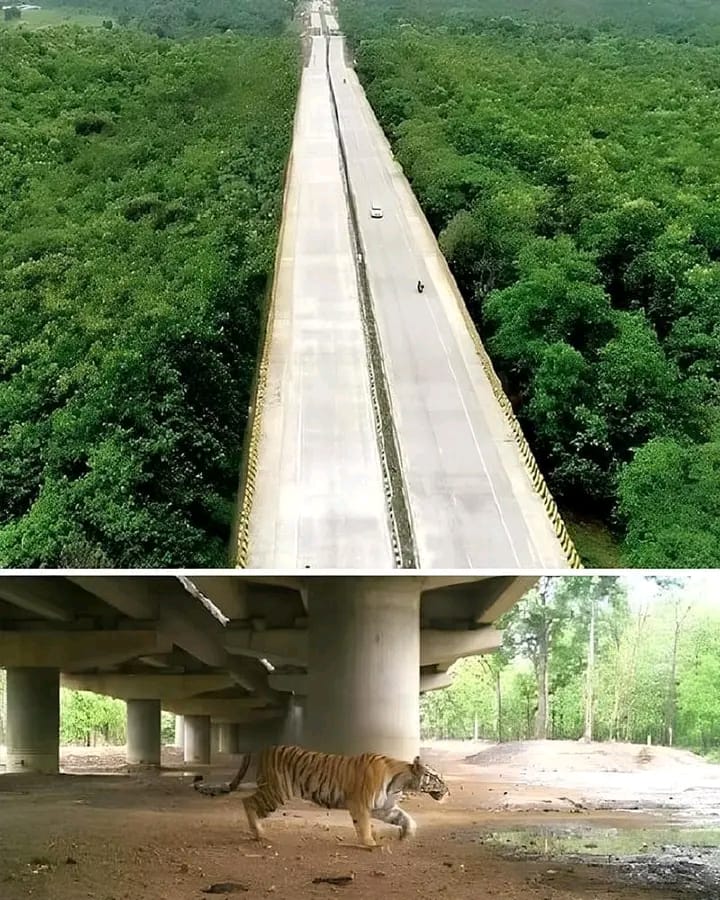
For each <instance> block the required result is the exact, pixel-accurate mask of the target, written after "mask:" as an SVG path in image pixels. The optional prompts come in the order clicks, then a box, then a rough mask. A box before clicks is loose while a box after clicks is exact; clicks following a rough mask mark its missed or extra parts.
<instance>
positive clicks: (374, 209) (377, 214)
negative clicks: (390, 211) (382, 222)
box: [370, 204, 383, 219]
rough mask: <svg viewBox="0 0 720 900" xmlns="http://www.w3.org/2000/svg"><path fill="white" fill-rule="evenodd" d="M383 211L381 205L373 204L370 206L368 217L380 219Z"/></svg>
mask: <svg viewBox="0 0 720 900" xmlns="http://www.w3.org/2000/svg"><path fill="white" fill-rule="evenodd" d="M382 217H383V211H382V206H375V205H374V204H373V206H371V207H370V218H371V219H382Z"/></svg>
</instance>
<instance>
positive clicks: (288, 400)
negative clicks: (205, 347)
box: [245, 37, 394, 569]
mask: <svg viewBox="0 0 720 900" xmlns="http://www.w3.org/2000/svg"><path fill="white" fill-rule="evenodd" d="M311 40H312V49H311V56H310V62H309V65H308V66H307V67H306V68H305V69H304V70H303V75H302V84H301V89H300V97H299V106H298V111H297V116H296V125H295V135H294V140H293V151H292V160H291V164H290V170H289V172H288V193H287V197H286V204H285V210H284V221H283V232H282V235H281V239H280V240H281V245H280V264H279V269H278V275H277V281H276V285H275V304H274V313H273V326H272V339H271V342H270V356H269V367H268V377H267V388H266V392H265V402H264V404H263V410H262V417H261V420H260V421H261V426H260V440H259V451H258V461H259V468H258V473H257V478H256V484H255V489H254V494H253V498H252V506H251V511H250V520H249V534H248V540H249V550H248V555H247V561H246V563H245V564H246V566H247V567H249V568H258V569H267V568H271V569H302V568H304V567H306V566H310V567H311V568H319V567H328V568H360V569H368V568H381V569H390V568H392V567H393V566H394V558H393V550H392V542H391V538H390V532H389V524H388V516H387V508H386V503H385V494H384V488H383V476H382V468H381V464H380V455H379V451H378V444H377V437H376V430H375V421H374V417H373V408H372V402H371V394H370V385H369V379H368V364H367V353H366V348H365V339H364V334H363V328H362V321H361V317H360V304H359V301H358V294H357V281H356V273H355V262H354V252H353V249H352V246H351V242H350V231H349V225H348V213H347V205H346V199H345V193H344V191H343V185H342V180H341V170H340V163H339V158H338V143H337V137H336V132H335V129H334V125H333V120H332V115H331V106H330V94H329V85H328V80H327V70H326V54H325V39H324V38H322V37H313V38H312V39H311Z"/></svg>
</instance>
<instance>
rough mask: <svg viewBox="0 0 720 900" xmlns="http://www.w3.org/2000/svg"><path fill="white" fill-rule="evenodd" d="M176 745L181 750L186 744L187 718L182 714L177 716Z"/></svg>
mask: <svg viewBox="0 0 720 900" xmlns="http://www.w3.org/2000/svg"><path fill="white" fill-rule="evenodd" d="M175 746H176V747H180V749H181V750H182V748H183V747H184V746H185V720H184V719H183V717H182V716H175Z"/></svg>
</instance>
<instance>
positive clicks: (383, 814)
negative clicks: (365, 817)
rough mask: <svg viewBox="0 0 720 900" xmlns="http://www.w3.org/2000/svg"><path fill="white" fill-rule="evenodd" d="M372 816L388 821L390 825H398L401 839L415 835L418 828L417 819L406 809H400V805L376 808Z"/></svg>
mask: <svg viewBox="0 0 720 900" xmlns="http://www.w3.org/2000/svg"><path fill="white" fill-rule="evenodd" d="M372 817H373V819H379V820H380V821H381V822H387V824H388V825H397V827H398V828H399V829H400V840H401V841H403V840H405V839H406V838H411V837H413V836H414V834H415V832H416V830H417V825H416V824H415V820H414V819H413V818H412V816H409V815H408V814H407V813H406V812H405V810H404V809H400V807H399V806H391V807H390V809H385V808H380V809H374V810H373V811H372Z"/></svg>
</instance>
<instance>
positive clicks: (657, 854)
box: [484, 821, 720, 900]
mask: <svg viewBox="0 0 720 900" xmlns="http://www.w3.org/2000/svg"><path fill="white" fill-rule="evenodd" d="M484 841H485V842H487V843H491V844H493V845H495V846H497V847H498V848H500V849H501V850H502V852H503V855H511V856H514V857H518V856H522V857H525V858H533V859H548V860H554V861H556V862H582V863H585V864H589V865H602V866H603V867H606V868H607V869H608V870H609V871H612V872H614V873H615V874H616V876H617V878H618V880H620V881H626V882H632V883H634V884H640V885H644V886H647V887H650V886H652V887H657V888H662V889H668V890H672V891H673V892H674V895H675V896H677V893H678V892H680V893H681V895H682V896H688V897H695V898H707V900H718V897H719V896H720V825H719V824H717V823H715V824H714V825H713V826H709V827H697V825H696V826H695V827H692V826H685V825H683V824H681V823H678V822H663V823H662V824H660V823H658V825H656V826H654V825H650V826H644V825H638V824H635V823H630V822H629V823H628V827H608V826H607V825H598V824H588V823H578V822H573V823H567V822H559V821H555V822H552V823H543V824H537V825H531V826H519V827H511V828H505V829H503V830H492V831H487V832H485V835H484Z"/></svg>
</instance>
